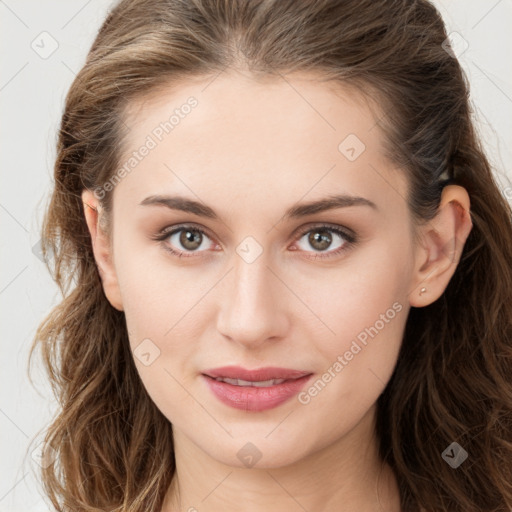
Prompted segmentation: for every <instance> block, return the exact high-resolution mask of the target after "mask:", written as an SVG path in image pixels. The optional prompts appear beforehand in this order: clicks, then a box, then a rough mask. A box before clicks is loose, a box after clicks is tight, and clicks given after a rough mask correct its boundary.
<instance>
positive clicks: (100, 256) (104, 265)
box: [82, 189, 123, 311]
mask: <svg viewBox="0 0 512 512" xmlns="http://www.w3.org/2000/svg"><path fill="white" fill-rule="evenodd" d="M82 202H83V206H84V215H85V221H86V223H87V227H88V229H89V234H90V236H91V242H92V248H93V253H94V259H95V260H96V265H97V267H98V272H99V274H100V278H101V282H102V284H103V291H104V292H105V296H106V297H107V299H108V301H109V302H110V304H111V305H112V306H113V307H114V308H116V309H117V310H119V311H123V305H122V300H121V293H120V289H119V283H118V280H117V274H116V271H115V267H114V264H113V258H112V248H111V245H110V240H109V238H108V236H107V234H106V233H105V232H104V231H103V229H102V225H101V223H102V219H103V217H102V216H101V204H100V202H99V200H98V199H97V198H96V197H95V195H94V193H93V192H92V191H90V190H88V189H85V190H84V191H83V192H82Z"/></svg>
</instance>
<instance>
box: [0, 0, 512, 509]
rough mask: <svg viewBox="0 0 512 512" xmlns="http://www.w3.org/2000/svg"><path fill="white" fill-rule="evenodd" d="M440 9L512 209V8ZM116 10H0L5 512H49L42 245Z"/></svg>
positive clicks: (0, 3) (99, 5)
mask: <svg viewBox="0 0 512 512" xmlns="http://www.w3.org/2000/svg"><path fill="white" fill-rule="evenodd" d="M376 1H377V3H378V0H376ZM435 3H436V5H437V6H438V8H439V9H440V11H441V13H442V14H443V17H444V19H445V22H446V24H447V26H448V31H449V32H450V33H451V36H450V38H451V39H452V41H453V42H454V48H455V51H456V52H458V53H459V60H460V61H461V63H462V65H463V67H464V68H465V70H466V72H467V74H468V77H469V80H470V84H471V101H472V104H473V108H474V112H475V118H476V121H477V127H478V130H479V132H480V133H481V135H482V138H483V140H484V143H485V147H486V149H487V152H488V154H489V156H490V159H491V162H492V164H493V166H494V172H495V175H496V177H497V180H498V182H499V183H500V187H501V189H502V191H503V194H504V195H505V197H507V198H508V199H509V201H511V202H512V186H511V183H512V173H511V171H510V168H511V149H512V148H511V144H510V142H511V133H512V69H511V61H510V49H511V48H512V41H511V35H510V34H511V31H510V27H511V26H512V0H452V1H448V0H438V1H436V2H435ZM111 5H113V4H112V2H110V1H107V0H72V1H70V0H67V1H65V0H46V1H45V2H40V1H36V0H20V1H16V0H0V24H1V29H0V37H1V41H2V43H1V52H2V72H1V75H0V109H1V119H2V123H1V125H0V130H1V132H0V134H1V135H0V136H1V141H2V152H1V154H0V158H1V167H0V168H1V186H0V223H1V224H0V226H1V228H0V229H1V251H0V258H1V264H0V270H1V273H0V314H1V324H0V325H1V329H2V330H1V336H2V337H1V349H2V357H1V363H0V364H1V382H0V448H1V453H0V460H1V474H0V512H21V511H23V512H36V511H47V510H48V506H47V505H45V502H44V501H43V498H42V495H41V494H40V493H41V485H40V483H39V482H38V480H37V477H36V476H34V475H35V473H34V472H35V470H36V468H37V464H39V463H40V455H39V453H38V450H37V446H38V439H40V431H41V429H43V428H44V427H45V425H46V424H47V422H48V421H49V419H50V417H51V414H52V413H53V411H54V410H55V402H54V400H53V399H52V395H51V392H50V389H49V386H48V384H47V382H46V378H45V374H44V373H43V372H42V370H41V367H40V366H37V365H36V366H35V367H34V380H35V385H36V387H35V388H34V387H33V386H32V385H31V383H30V382H29V380H28V378H27V356H28V349H29V347H30V344H31V342H32V339H33V336H34V333H35V329H36V327H37V325H38V324H39V322H40V321H41V320H42V319H43V317H44V316H45V315H46V314H47V313H48V311H49V310H50V309H51V307H52V306H53V305H55V304H56V303H57V302H58V301H59V294H58V292H57V288H56V285H55V284H54V283H53V281H52V280H51V278H50V276H49V275H48V273H47V271H46V267H45V266H44V264H43V263H42V261H41V259H40V255H39V253H38V242H39V240H40V227H41V221H42V214H43V211H44V207H45V206H46V202H47V200H48V197H49V193H50V187H51V176H52V172H53V163H54V159H55V144H56V137H57V127H58V124H59V121H60V117H61V114H62V107H63V104H64V98H65V95H66V92H67V90H68V88H69V86H70V85H71V82H72V80H73V78H74V76H75V74H76V73H77V72H78V70H79V69H80V68H81V66H82V65H83V63H84V62H85V58H86V55H87V52H88V50H89V47H90V45H91V43H92V41H93V38H94V37H95V35H96V33H97V31H98V29H99V28H100V26H101V24H102V21H103V19H104V17H105V15H106V13H107V11H108V9H109V8H110V7H111ZM29 442H30V443H31V450H32V448H35V451H34V452H33V453H32V451H31V450H30V451H28V447H29ZM31 468H32V469H31Z"/></svg>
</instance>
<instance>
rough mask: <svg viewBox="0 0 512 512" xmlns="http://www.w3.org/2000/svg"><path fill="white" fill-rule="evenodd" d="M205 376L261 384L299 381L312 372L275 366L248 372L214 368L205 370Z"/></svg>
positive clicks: (228, 368) (229, 368)
mask: <svg viewBox="0 0 512 512" xmlns="http://www.w3.org/2000/svg"><path fill="white" fill-rule="evenodd" d="M203 374H204V375H207V376H208V377H213V378H218V377H221V378H227V379H240V380H246V381H249V382H261V381H265V380H273V379H299V378H300V377H304V376H306V375H310V374H311V372H305V371H301V370H291V369H289V368H278V367H274V366H267V367H265V368H257V369H255V370H247V369H246V368H242V367H241V366H223V367H221V368H212V369H211V370H205V371H204V372H203Z"/></svg>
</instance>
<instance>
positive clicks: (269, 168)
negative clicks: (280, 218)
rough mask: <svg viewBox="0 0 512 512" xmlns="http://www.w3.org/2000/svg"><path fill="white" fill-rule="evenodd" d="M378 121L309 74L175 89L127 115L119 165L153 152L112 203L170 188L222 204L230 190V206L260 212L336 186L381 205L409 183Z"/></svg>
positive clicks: (342, 91) (347, 91) (360, 99)
mask: <svg viewBox="0 0 512 512" xmlns="http://www.w3.org/2000/svg"><path fill="white" fill-rule="evenodd" d="M191 98H193V100H192V101H191ZM192 104H193V105H194V106H193V107H191V106H190V105H192ZM379 115H380V112H379V108H378V106H376V105H375V104H374V103H369V101H368V100H367V98H366V97H365V96H364V95H363V94H361V93H360V92H358V91H357V90H355V89H354V88H351V87H348V86H342V85H340V84H334V83H332V82H329V83H328V82H323V81H320V80H319V79H318V77H317V78H316V79H315V76H312V75H305V74H295V75H282V76H281V77H277V78H275V77H273V78H272V79H270V78H266V79H261V80H256V79H254V78H252V77H249V76H244V75H242V74H240V73H229V74H220V75H218V76H214V77H208V78H206V77H196V78H193V79H192V78H191V79H190V80H184V81H181V82H176V83H169V86H168V87H159V88H158V89H156V90H154V91H152V92H151V94H150V95H147V96H145V97H143V98H140V99H138V100H137V101H133V102H131V103H130V104H129V105H128V108H127V109H126V111H125V116H124V120H125V123H126V124H127V125H128V126H129V127H130V132H129V134H128V136H127V137H126V139H125V141H124V152H123V157H122V162H121V163H122V164H123V163H126V162H127V161H128V159H129V158H130V155H131V154H132V153H133V151H136V152H137V151H138V149H139V148H141V147H142V146H143V145H147V146H149V145H151V149H150V150H149V151H145V153H146V155H145V156H144V157H143V158H141V159H139V160H137V162H136V165H133V168H132V169H131V170H130V172H129V176H127V178H125V179H123V180H122V182H121V183H120V184H119V185H118V186H117V187H116V190H115V195H120V194H121V190H125V191H126V192H127V193H130V194H131V195H136V196H137V197H138V198H140V200H142V199H143V197H146V195H148V194H150V193H155V191H158V188H160V189H165V187H167V186H169V187H172V188H173V190H176V189H177V188H179V189H180V190H182V191H186V190H187V188H188V189H189V190H188V192H189V193H190V192H197V194H196V195H199V193H201V194H202V195H203V196H204V195H207V194H208V191H209V190H215V191H216V192H217V197H218V195H219V194H218V193H222V191H221V190H220V188H225V189H226V198H225V199H227V200H228V203H229V200H230V199H229V198H231V200H233V199H234V198H233V193H236V194H237V196H238V197H244V198H245V199H246V200H247V201H249V202H250V198H251V197H253V198H254V202H255V206H256V203H257V202H258V201H260V202H261V198H262V197H265V198H267V197H268V194H269V193H270V192H272V193H275V194H277V196H276V197H275V199H276V200H279V199H283V200H284V199H285V198H288V200H287V201H286V202H287V203H291V202H293V200H295V201H297V200H299V199H300V198H301V197H304V196H305V195H307V196H308V197H307V198H306V199H314V198H315V197H316V196H320V195H325V193H326V192H328V193H332V192H333V189H334V188H337V189H338V190H339V191H340V192H344V193H351V194H353V195H363V192H364V193H365V196H366V197H367V196H373V197H371V198H370V197H369V199H371V200H375V202H378V200H377V196H381V202H382V199H384V200H387V201H389V200H396V199H397V197H402V198H404V197H405V194H406V183H405V181H404V179H403V175H402V173H401V172H396V171H397V170H396V169H394V166H393V164H392V163H391V162H388V161H387V160H386V159H385V158H384V148H383V135H382V132H381V130H380V128H379V127H378V126H377V124H376V122H377V116H379ZM176 187H177V188H176ZM144 194H145V195H144ZM397 194H398V195H397Z"/></svg>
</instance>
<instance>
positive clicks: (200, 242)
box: [153, 225, 209, 257]
mask: <svg viewBox="0 0 512 512" xmlns="http://www.w3.org/2000/svg"><path fill="white" fill-rule="evenodd" d="M153 239H154V240H158V241H161V242H164V241H166V240H168V241H169V242H170V243H167V244H164V247H165V249H166V250H168V251H169V252H170V253H171V254H174V255H176V256H178V257H182V256H185V257H189V256H193V254H188V253H189V252H192V253H194V252H203V250H200V249H201V248H202V249H207V248H208V243H206V240H208V239H209V237H208V235H207V234H206V232H205V231H204V230H202V229H200V228H197V227H194V226H189V225H187V226H176V227H173V228H172V229H171V228H164V229H163V230H162V231H161V232H160V233H158V234H157V236H156V237H153ZM173 246H174V247H175V248H176V249H174V248H173Z"/></svg>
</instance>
